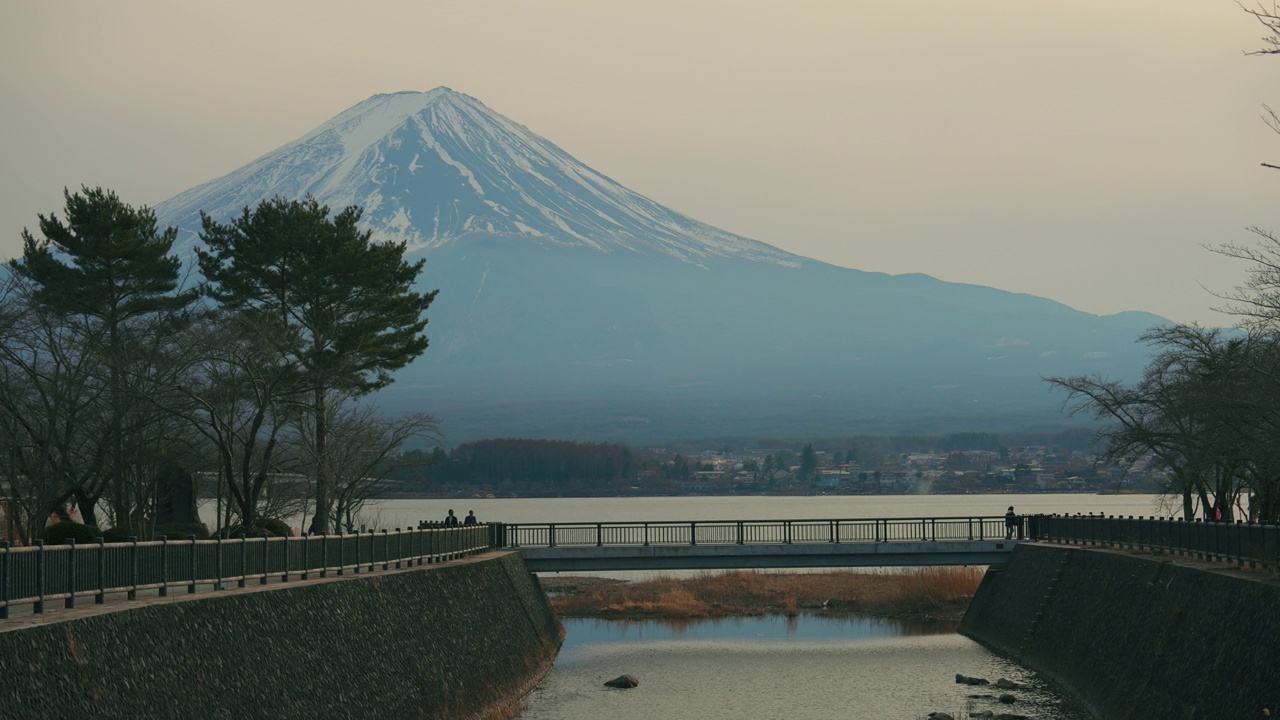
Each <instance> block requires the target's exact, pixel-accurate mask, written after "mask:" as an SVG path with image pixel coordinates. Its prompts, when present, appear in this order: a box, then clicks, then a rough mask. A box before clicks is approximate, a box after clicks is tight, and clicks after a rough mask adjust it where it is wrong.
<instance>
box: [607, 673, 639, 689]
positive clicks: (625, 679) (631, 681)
mask: <svg viewBox="0 0 1280 720" xmlns="http://www.w3.org/2000/svg"><path fill="white" fill-rule="evenodd" d="M639 684H640V680H639V679H637V678H636V676H635V675H619V676H618V677H616V678H614V679H612V680H610V681H608V682H606V683H605V685H608V686H609V687H616V688H624V689H625V688H633V687H636V686H637V685H639Z"/></svg>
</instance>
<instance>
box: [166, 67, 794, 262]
mask: <svg viewBox="0 0 1280 720" xmlns="http://www.w3.org/2000/svg"><path fill="white" fill-rule="evenodd" d="M307 194H310V195H313V196H314V197H315V198H316V199H317V200H319V201H320V202H322V203H325V204H328V205H329V206H330V207H332V208H335V209H337V208H341V207H345V206H347V205H352V204H355V205H360V206H362V207H363V208H364V209H365V214H364V219H363V223H364V225H365V226H366V227H367V228H369V229H370V230H372V231H373V233H374V237H375V238H376V239H379V240H383V241H404V242H406V243H407V244H408V245H409V248H410V250H411V251H423V250H431V249H434V248H437V247H440V246H443V245H445V244H447V243H449V242H451V241H454V240H457V239H459V238H463V237H466V236H469V235H474V234H490V235H500V236H508V237H510V236H515V237H527V238H536V239H538V240H539V241H542V242H547V243H551V244H556V245H570V246H575V245H576V246H584V247H589V248H593V249H595V250H598V251H600V252H606V253H613V252H631V253H641V254H652V253H659V254H663V255H667V256H670V257H673V258H676V259H679V260H681V261H684V262H688V263H693V264H704V263H705V261H707V260H709V259H711V258H715V257H734V258H741V259H750V260H756V261H763V262H767V263H770V264H775V265H784V266H798V265H801V264H804V263H805V261H804V259H803V258H800V257H798V256H795V255H791V254H789V253H785V252H783V251H781V250H778V249H777V248H774V247H772V246H770V245H766V244H764V243H760V242H756V241H754V240H750V239H747V238H744V237H741V236H738V235H734V234H732V233H727V232H725V231H723V230H719V229H717V228H714V227H711V226H709V225H706V224H704V223H700V222H698V221H696V220H694V219H693V218H690V217H688V216H686V215H683V214H681V213H678V212H675V211H673V210H670V209H668V208H666V207H664V206H662V205H660V204H658V203H656V202H654V201H652V200H650V199H649V198H646V197H644V196H642V195H639V194H637V193H635V192H632V191H630V190H628V189H627V188H625V187H623V186H622V185H620V184H618V183H616V182H614V181H613V180H611V179H610V178H608V177H606V176H605V175H602V174H600V173H598V172H596V171H594V170H592V169H591V168H589V167H587V166H585V165H583V164H582V163H580V162H578V161H577V160H575V159H574V158H573V157H572V156H570V155H569V154H568V153H566V152H565V151H564V150H562V149H560V148H559V147H557V146H556V145H554V144H553V143H551V142H550V141H548V140H546V139H545V138H543V137H541V136H539V135H537V134H535V133H533V132H531V131H530V130H529V129H528V128H526V127H524V126H523V125H520V124H518V123H516V122H513V121H512V120H510V119H508V118H506V117H504V116H502V115H500V114H498V113H496V112H494V111H493V110H491V109H489V108H488V107H486V106H485V105H484V104H483V103H481V102H480V101H479V100H476V99H475V98H473V97H470V96H468V95H465V94H462V93H458V92H454V91H453V90H450V89H449V88H445V87H439V88H436V89H434V90H431V91H429V92H399V93H393V94H384V95H375V96H373V97H371V98H369V99H367V100H365V101H364V102H361V103H359V104H358V105H356V106H354V107H352V108H350V109H349V110H346V111H345V112H342V113H340V114H339V115H337V116H335V117H334V118H332V119H331V120H329V121H328V122H325V123H324V124H322V125H321V126H319V127H317V128H316V129H314V130H312V131H311V132H310V133H307V134H306V135H304V136H303V137H301V138H300V139H298V140H296V141H294V142H291V143H289V144H287V145H285V146H283V147H281V148H279V149H277V150H275V151H273V152H271V153H268V154H266V155H264V156H262V157H260V158H258V159H257V160H254V161H253V162H251V163H249V164H248V165H246V166H244V167H242V168H240V169H239V170H236V171H234V172H232V173H231V174H229V175H226V176H225V177H222V178H219V179H217V180H213V181H211V182H209V183H206V184H204V185H201V186H199V187H196V188H194V189H192V190H189V191H187V192H185V193H183V194H181V195H178V196H177V197H175V198H172V199H170V200H167V201H165V202H163V203H161V204H160V205H157V206H156V213H157V215H158V217H159V219H160V220H161V222H162V223H165V224H169V225H175V226H178V227H179V228H182V229H183V230H184V231H186V232H188V233H193V232H195V231H196V230H198V228H199V213H200V211H201V210H203V211H205V212H207V213H209V214H210V215H212V216H213V217H215V218H218V219H226V218H229V217H231V216H233V215H235V214H236V213H238V212H239V211H240V210H241V209H243V208H244V207H245V206H252V205H256V204H257V203H258V202H259V201H261V200H263V199H266V198H269V197H273V196H276V195H281V196H284V197H286V198H301V197H303V196H305V195H307ZM189 237H190V235H188V238H189Z"/></svg>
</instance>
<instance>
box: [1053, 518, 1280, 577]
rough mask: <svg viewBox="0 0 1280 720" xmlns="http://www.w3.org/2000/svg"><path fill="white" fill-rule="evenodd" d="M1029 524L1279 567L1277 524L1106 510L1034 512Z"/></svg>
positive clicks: (1068, 538) (1067, 540) (1076, 538)
mask: <svg viewBox="0 0 1280 720" xmlns="http://www.w3.org/2000/svg"><path fill="white" fill-rule="evenodd" d="M1028 525H1029V530H1030V532H1031V535H1032V537H1034V538H1036V539H1039V540H1042V541H1047V542H1056V543H1064V544H1078V545H1099V546H1110V547H1124V548H1133V549H1135V550H1162V551H1168V552H1172V553H1177V554H1179V555H1183V556H1188V557H1195V558H1199V559H1202V560H1209V561H1216V562H1230V563H1235V564H1238V565H1241V566H1243V565H1248V566H1249V567H1251V568H1259V567H1261V568H1263V569H1267V570H1271V571H1276V572H1280V526H1276V525H1261V524H1258V523H1252V522H1244V521H1236V522H1201V521H1200V520H1193V521H1191V522H1187V521H1185V520H1183V519H1182V518H1157V517H1141V516H1139V517H1136V518H1135V517H1132V516H1130V517H1119V516H1108V517H1104V516H1102V515H1034V516H1031V517H1030V518H1028Z"/></svg>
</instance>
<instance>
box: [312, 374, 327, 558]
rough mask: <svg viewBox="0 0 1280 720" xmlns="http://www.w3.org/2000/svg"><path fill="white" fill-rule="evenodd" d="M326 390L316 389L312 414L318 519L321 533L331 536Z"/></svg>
mask: <svg viewBox="0 0 1280 720" xmlns="http://www.w3.org/2000/svg"><path fill="white" fill-rule="evenodd" d="M326 401H327V398H326V397H325V390H324V388H316V390H315V400H314V402H313V404H312V408H311V409H312V412H314V413H315V421H316V447H315V459H316V517H318V518H319V519H320V533H321V534H324V535H328V534H329V418H328V417H327V415H326V413H327V412H328V407H327V402H326Z"/></svg>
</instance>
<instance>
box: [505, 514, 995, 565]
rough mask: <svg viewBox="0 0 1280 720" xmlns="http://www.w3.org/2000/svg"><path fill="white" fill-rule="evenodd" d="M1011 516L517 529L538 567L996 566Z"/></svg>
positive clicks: (510, 538) (510, 533)
mask: <svg viewBox="0 0 1280 720" xmlns="http://www.w3.org/2000/svg"><path fill="white" fill-rule="evenodd" d="M1005 531H1006V528H1005V520H1004V518H1003V517H972V518H970V517H947V518H875V519H838V520H836V519H830V520H716V521H692V522H626V523H551V524H538V525H517V524H512V525H508V526H507V539H506V543H507V547H510V548H512V549H518V550H519V551H520V553H521V555H522V556H523V558H524V561H525V564H526V565H527V566H528V568H529V569H530V570H532V571H534V572H574V571H587V570H691V569H733V568H741V569H751V568H760V569H763V568H817V567H893V566H920V565H994V564H1001V563H1003V562H1004V561H1005V559H1006V558H1007V556H1008V554H1009V553H1010V552H1012V550H1013V547H1014V546H1015V545H1016V544H1017V541H1016V540H1006V539H1005Z"/></svg>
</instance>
